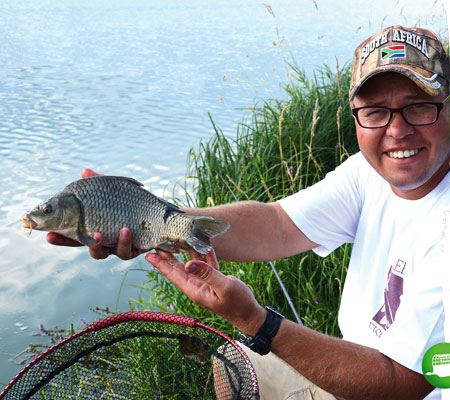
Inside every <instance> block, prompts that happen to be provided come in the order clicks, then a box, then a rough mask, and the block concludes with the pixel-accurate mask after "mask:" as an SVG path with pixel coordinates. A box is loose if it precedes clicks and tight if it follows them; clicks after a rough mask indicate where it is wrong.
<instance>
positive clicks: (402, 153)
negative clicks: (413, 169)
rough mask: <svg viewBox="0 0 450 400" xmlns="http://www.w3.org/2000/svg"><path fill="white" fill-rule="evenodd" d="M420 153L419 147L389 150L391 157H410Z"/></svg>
mask: <svg viewBox="0 0 450 400" xmlns="http://www.w3.org/2000/svg"><path fill="white" fill-rule="evenodd" d="M418 153H419V149H411V150H399V151H389V152H388V155H389V157H391V158H409V157H412V156H415V155H416V154H418Z"/></svg>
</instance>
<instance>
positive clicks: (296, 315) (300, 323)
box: [208, 167, 303, 325]
mask: <svg viewBox="0 0 450 400" xmlns="http://www.w3.org/2000/svg"><path fill="white" fill-rule="evenodd" d="M208 168H209V167H208ZM216 174H217V176H218V177H219V178H220V179H221V180H222V182H223V183H224V185H225V186H226V187H227V189H228V190H229V191H230V193H231V195H232V196H233V197H234V199H235V200H236V201H239V200H238V198H237V196H236V194H235V193H234V191H233V189H231V187H230V185H228V183H227V181H226V180H225V179H224V178H223V177H222V175H220V174H219V173H218V172H217V171H216ZM269 265H270V266H271V268H272V271H273V273H274V274H275V277H276V278H277V280H278V283H279V284H280V286H281V290H282V291H283V294H284V296H285V297H286V300H287V302H288V304H289V306H290V307H291V310H292V312H293V313H294V316H295V319H296V320H297V322H298V324H299V325H303V322H302V321H301V319H300V317H299V315H298V313H297V310H296V309H295V307H294V303H293V302H292V300H291V297H290V296H289V293H288V291H287V289H286V286H284V283H283V281H282V280H281V276H280V274H279V273H278V271H277V269H276V268H275V265H274V263H273V262H272V261H269Z"/></svg>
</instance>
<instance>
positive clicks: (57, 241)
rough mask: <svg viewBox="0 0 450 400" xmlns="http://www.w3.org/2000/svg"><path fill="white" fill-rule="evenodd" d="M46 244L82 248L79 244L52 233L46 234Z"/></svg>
mask: <svg viewBox="0 0 450 400" xmlns="http://www.w3.org/2000/svg"><path fill="white" fill-rule="evenodd" d="M47 242H48V243H50V244H53V245H55V246H69V247H80V246H83V245H82V244H81V243H80V242H77V241H76V240H73V239H69V238H66V237H64V236H62V235H59V234H57V233H54V232H49V233H47Z"/></svg>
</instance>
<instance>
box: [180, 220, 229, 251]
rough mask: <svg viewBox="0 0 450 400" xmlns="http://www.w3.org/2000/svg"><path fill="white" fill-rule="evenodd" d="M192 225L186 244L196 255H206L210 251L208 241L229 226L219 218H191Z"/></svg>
mask: <svg viewBox="0 0 450 400" xmlns="http://www.w3.org/2000/svg"><path fill="white" fill-rule="evenodd" d="M193 220H194V223H193V226H192V231H191V234H190V235H189V237H188V238H186V243H187V244H188V245H189V246H191V247H192V248H193V249H194V250H195V251H196V252H197V253H200V254H206V253H209V252H210V251H211V250H212V246H211V243H210V241H209V239H211V238H213V237H215V236H218V235H221V234H222V233H225V232H226V231H227V230H228V228H229V227H230V224H229V223H228V222H227V221H225V220H223V219H219V218H213V217H193Z"/></svg>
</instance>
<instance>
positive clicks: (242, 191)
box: [135, 65, 358, 336]
mask: <svg viewBox="0 0 450 400" xmlns="http://www.w3.org/2000/svg"><path fill="white" fill-rule="evenodd" d="M291 67H292V73H291V79H290V80H289V82H288V83H287V84H286V85H285V86H284V88H283V89H284V94H285V98H284V99H281V100H280V99H270V100H267V101H264V102H262V104H257V105H256V106H254V107H253V108H252V109H250V110H248V112H247V114H246V115H245V116H244V119H243V122H242V123H240V124H239V125H238V127H237V132H236V137H234V138H230V137H226V136H225V135H224V134H223V132H222V130H221V129H220V127H218V126H217V125H216V124H215V123H214V121H213V118H211V122H212V126H213V128H214V133H215V135H214V136H213V137H212V138H211V139H209V140H205V141H202V142H201V143H200V145H199V148H198V149H192V150H191V151H190V153H189V157H188V177H187V178H188V180H189V181H190V182H193V183H194V184H193V190H191V191H188V190H187V189H186V192H187V201H186V202H187V204H186V205H187V206H190V207H209V206H214V205H219V204H226V203H230V202H234V201H236V200H256V201H261V202H271V201H276V200H277V199H281V198H283V197H285V196H288V195H290V194H293V193H295V192H297V191H298V190H300V189H303V188H305V187H308V186H310V185H312V184H314V183H315V182H317V181H319V180H321V179H322V178H323V177H324V176H325V174H326V173H327V172H328V171H330V170H333V169H334V168H335V167H336V166H337V165H339V164H340V163H341V162H343V161H344V160H345V159H347V158H348V156H349V155H350V154H352V153H354V152H356V151H357V149H358V147H357V142H356V136H355V130H354V123H353V118H352V116H351V113H350V109H349V106H348V97H347V94H348V89H349V81H350V76H349V68H348V67H347V66H345V67H344V68H342V69H340V68H339V66H337V68H336V72H334V71H332V70H331V68H329V67H324V68H323V69H321V70H318V71H316V73H315V74H314V76H313V77H312V78H308V77H307V76H306V75H305V74H304V72H303V71H302V70H300V69H299V68H297V67H295V66H293V65H291ZM189 193H194V195H192V194H191V195H189ZM330 213H332V204H330ZM350 250H351V249H350V246H349V245H346V246H343V247H341V248H340V249H338V250H336V251H335V252H333V253H332V254H331V255H330V256H329V257H327V258H324V259H323V258H320V257H318V256H316V255H315V254H314V253H313V252H307V253H305V254H301V255H297V256H295V257H291V258H287V259H282V260H278V261H277V262H276V263H275V266H276V269H277V270H278V272H279V274H280V276H281V279H282V280H283V282H284V284H285V286H286V288H287V291H288V293H289V295H290V296H291V298H292V300H293V303H294V306H295V307H296V309H297V310H298V313H299V314H300V316H301V318H302V320H303V322H304V324H305V325H307V326H309V327H311V328H313V329H316V330H319V331H321V332H324V333H327V334H330V335H334V336H339V335H340V332H339V328H338V326H337V309H338V306H339V302H340V297H341V292H342V284H343V281H344V278H345V274H346V270H347V265H348V261H349V254H350ZM221 268H222V271H224V273H226V274H233V275H235V276H236V277H238V278H240V279H241V280H243V281H244V282H246V283H247V284H248V285H249V286H250V287H251V288H252V289H253V291H254V293H255V296H256V298H257V300H258V301H259V302H260V303H261V304H271V305H273V306H275V307H277V308H278V309H279V310H280V311H281V312H283V313H284V314H285V315H286V316H287V317H288V318H290V319H294V314H293V312H292V310H291V309H290V308H289V306H288V303H287V301H286V298H285V296H284V295H283V292H282V290H281V288H280V286H279V284H278V282H277V281H276V279H275V278H276V277H275V275H274V272H273V271H272V269H271V268H270V267H269V265H268V264H265V263H245V264H244V263H231V262H222V263H221ZM143 289H144V293H145V294H144V295H142V296H141V298H140V299H139V300H138V301H137V302H136V304H135V305H136V307H138V308H141V309H150V310H155V309H161V310H163V311H170V312H175V313H179V314H184V315H191V316H194V317H197V318H201V319H202V320H203V321H204V322H206V323H210V324H213V325H214V326H215V327H216V328H218V329H222V330H223V331H224V332H226V333H228V334H230V335H234V334H235V333H236V332H235V331H234V329H233V327H231V326H230V325H229V324H228V323H227V322H226V321H223V320H222V319H220V318H219V317H216V316H215V315H213V314H212V313H210V312H208V311H205V310H203V309H201V308H200V307H198V306H197V305H195V304H193V303H192V302H191V301H190V300H189V299H188V298H187V297H186V296H185V295H184V294H182V293H181V292H179V291H178V290H177V289H176V288H174V287H173V286H172V285H171V284H170V283H168V282H166V281H165V279H164V278H163V277H161V276H160V275H159V274H158V273H156V272H153V271H150V272H149V273H148V282H147V283H146V284H145V285H144V286H143Z"/></svg>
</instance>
